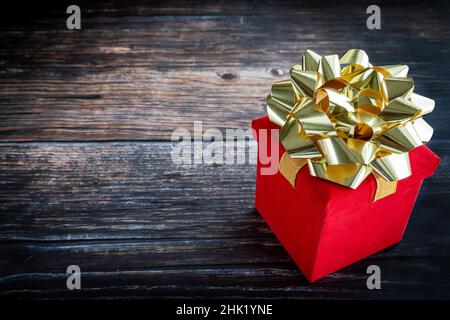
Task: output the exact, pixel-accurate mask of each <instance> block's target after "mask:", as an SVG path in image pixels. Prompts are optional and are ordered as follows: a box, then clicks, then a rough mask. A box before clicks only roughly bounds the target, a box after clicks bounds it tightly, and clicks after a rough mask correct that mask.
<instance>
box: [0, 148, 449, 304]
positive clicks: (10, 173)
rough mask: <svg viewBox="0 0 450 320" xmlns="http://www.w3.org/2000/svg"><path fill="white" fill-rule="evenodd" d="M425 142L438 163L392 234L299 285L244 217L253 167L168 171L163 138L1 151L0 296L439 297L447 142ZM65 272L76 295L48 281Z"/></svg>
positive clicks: (58, 280)
mask: <svg viewBox="0 0 450 320" xmlns="http://www.w3.org/2000/svg"><path fill="white" fill-rule="evenodd" d="M431 147H432V148H433V149H434V150H435V151H436V153H437V154H440V155H443V162H442V165H441V166H440V168H439V169H438V173H436V174H435V175H434V176H433V177H432V178H430V179H428V180H427V181H425V183H424V186H423V188H422V190H421V194H420V196H419V200H418V202H417V204H416V207H415V209H414V212H413V216H412V219H411V222H410V224H409V227H408V230H407V233H406V235H405V238H404V240H403V241H402V242H401V243H400V244H399V245H397V246H395V247H393V248H391V249H387V250H385V251H383V252H381V253H379V254H376V255H375V256H373V257H371V258H370V259H365V260H363V261H361V262H359V263H357V264H355V265H352V266H350V267H348V268H345V269H344V270H342V271H340V272H338V273H336V274H334V275H331V276H328V277H326V278H324V279H322V280H320V281H319V282H318V283H317V284H314V285H307V284H306V282H305V281H306V280H305V279H304V277H303V276H302V275H301V273H300V272H299V271H298V270H297V268H296V267H295V265H294V264H293V262H292V261H291V260H290V258H289V257H288V255H287V254H286V252H285V251H284V249H283V248H282V247H281V245H280V244H279V242H278V241H277V240H276V238H275V237H274V236H273V235H272V234H271V232H270V230H269V229H268V228H267V226H266V225H265V223H264V222H263V220H262V219H261V218H260V217H259V215H258V213H257V212H255V211H254V209H253V192H254V174H255V166H254V165H252V164H245V165H239V166H226V165H224V166H217V165H215V166H213V165H197V166H191V167H183V166H178V165H174V164H173V163H172V161H171V160H170V150H171V148H172V144H170V143H163V142H154V143H142V142H141V143H136V142H123V143H34V144H29V143H27V144H23V143H19V144H11V143H6V144H5V143H4V144H0V151H1V152H0V181H2V183H1V185H0V195H1V201H0V216H1V217H2V224H1V225H0V234H1V236H2V238H1V240H3V241H2V243H0V257H1V258H0V292H1V293H2V295H3V296H5V297H28V298H31V297H33V298H39V297H53V298H61V297H65V298H70V297H80V295H81V296H83V297H92V298H105V297H108V296H111V295H112V294H113V292H114V296H116V297H120V296H141V295H143V296H165V295H167V296H199V297H200V296H201V297H211V296H218V297H219V296H228V295H233V296H253V297H266V296H291V295H292V296H294V297H299V298H312V297H316V298H364V297H365V298H374V297H375V298H376V297H378V298H401V297H402V298H408V297H409V298H446V297H448V292H450V291H449V289H450V284H449V283H447V282H446V281H440V280H438V279H446V278H448V277H449V276H450V268H449V267H448V266H449V265H450V253H449V251H448V250H447V248H448V247H446V246H443V245H442V243H449V242H450V238H449V236H448V235H449V234H450V233H449V231H450V229H449V228H450V227H448V226H450V217H449V216H448V213H447V211H448V210H447V209H448V208H447V206H446V203H447V202H448V201H447V197H448V194H447V193H448V190H447V189H446V188H445V186H446V185H448V183H449V181H450V176H449V175H448V172H449V165H450V163H449V158H448V154H449V153H450V152H449V151H450V143H449V142H448V141H434V142H433V143H432V144H431ZM70 264H79V265H81V266H83V274H84V275H85V276H86V277H85V278H86V280H84V282H83V283H84V286H85V289H86V290H84V292H83V293H79V294H78V293H74V294H73V293H71V292H64V291H66V290H64V288H63V287H61V286H63V285H64V279H65V274H64V271H65V268H66V267H67V265H70ZM370 264H378V265H380V266H381V268H382V270H383V272H384V273H383V274H384V275H385V278H383V279H384V280H383V292H382V293H377V292H373V291H368V290H367V289H366V288H365V277H366V276H365V268H367V266H369V265H370ZM425 275H426V276H425ZM430 277H431V278H430ZM236 281H238V282H239V283H238V284H236ZM435 282H439V285H435ZM283 288H284V289H283ZM283 290H286V291H283ZM283 292H284V293H283Z"/></svg>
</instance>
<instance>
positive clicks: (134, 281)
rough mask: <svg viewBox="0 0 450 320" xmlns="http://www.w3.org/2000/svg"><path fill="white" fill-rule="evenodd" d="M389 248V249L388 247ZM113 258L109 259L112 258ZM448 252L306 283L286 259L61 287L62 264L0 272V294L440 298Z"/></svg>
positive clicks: (362, 265) (117, 274) (96, 278)
mask: <svg viewBox="0 0 450 320" xmlns="http://www.w3.org/2000/svg"><path fill="white" fill-rule="evenodd" d="M388 250H395V249H388ZM113 262H114V261H113ZM449 263H450V259H449V258H448V257H428V258H415V257H399V258H392V257H390V258H386V259H384V258H382V257H377V256H374V257H370V258H368V259H365V260H363V261H360V262H357V263H355V264H353V265H352V266H350V267H347V268H345V269H343V270H341V271H339V272H337V273H334V274H332V275H330V276H327V277H325V278H323V279H321V280H319V281H318V282H316V283H313V284H308V283H307V282H306V279H305V278H304V277H303V276H302V275H301V273H300V271H299V270H298V269H297V268H296V267H295V266H294V265H293V264H292V263H288V264H284V265H280V264H266V265H263V264H255V265H251V264H250V265H248V266H246V265H240V266H232V265H231V266H212V267H210V266H198V267H192V266H191V267H189V268H183V267H181V268H180V267H174V268H150V269H139V270H111V271H106V272H105V271H100V272H89V271H85V272H83V269H82V289H81V290H74V291H70V290H67V288H66V279H67V274H66V273H65V269H66V266H64V268H62V270H59V271H58V272H55V273H47V272H45V273H18V274H14V275H11V276H5V277H0V296H1V297H3V298H5V297H10V298H13V297H20V298H22V299H23V298H33V299H48V298H52V299H70V298H84V299H85V298H102V299H119V298H123V297H127V298H130V297H134V298H151V297H156V298H161V297H165V298H170V297H187V298H195V297H206V298H213V297H234V298H239V297H242V298H250V297H258V298H261V297H278V298H280V297H285V298H291V299H292V298H296V299H304V298H316V299H317V298H319V299H324V298H333V299H351V298H354V299H392V298H401V299H408V298H410V299H411V298H414V299H443V298H447V299H448V297H449V284H448V281H445V280H444V279H448V277H449V273H448V268H447V267H446V266H448V264H449ZM371 264H377V265H379V266H380V268H381V270H382V272H383V274H382V275H383V277H382V284H381V285H382V290H368V289H367V287H366V279H367V274H366V268H367V267H368V266H369V265H371Z"/></svg>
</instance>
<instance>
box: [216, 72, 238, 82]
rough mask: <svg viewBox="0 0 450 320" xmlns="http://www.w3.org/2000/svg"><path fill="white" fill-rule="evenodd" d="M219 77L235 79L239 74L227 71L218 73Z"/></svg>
mask: <svg viewBox="0 0 450 320" xmlns="http://www.w3.org/2000/svg"><path fill="white" fill-rule="evenodd" d="M217 75H218V76H219V77H221V78H222V79H223V80H233V79H236V78H237V77H238V76H237V74H234V73H231V72H225V73H217Z"/></svg>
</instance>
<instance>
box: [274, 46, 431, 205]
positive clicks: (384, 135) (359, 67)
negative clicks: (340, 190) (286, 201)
mask: <svg viewBox="0 0 450 320" xmlns="http://www.w3.org/2000/svg"><path fill="white" fill-rule="evenodd" d="M407 75H408V66H406V65H388V66H373V65H372V64H370V62H369V57H368V56H367V54H366V53H365V52H364V51H363V50H359V49H351V50H349V51H347V52H346V53H345V54H344V55H343V56H342V57H341V58H340V59H339V57H338V56H337V55H330V56H324V57H322V56H320V55H318V54H317V53H315V52H313V51H311V50H306V52H305V53H304V54H303V59H302V63H301V64H298V65H294V66H293V67H292V68H291V72H290V76H291V77H290V79H289V80H284V81H279V82H275V83H274V84H273V85H272V91H271V94H270V95H269V96H268V98H267V113H268V116H269V119H270V120H271V121H272V122H273V123H275V124H277V125H279V126H280V127H281V132H280V142H281V143H282V145H283V146H284V148H285V149H286V152H287V155H288V156H289V157H290V158H292V159H297V160H295V161H294V162H289V163H297V166H298V165H301V166H303V165H307V166H308V168H309V171H310V173H311V175H313V176H316V177H319V178H322V179H326V180H329V181H332V182H335V183H338V184H341V185H344V186H347V187H350V188H353V189H356V188H357V187H358V186H359V185H360V184H361V183H362V182H363V181H364V180H365V179H366V178H367V176H368V175H370V174H373V175H374V177H375V179H376V181H377V185H378V186H385V187H386V188H385V189H384V191H382V192H381V193H380V195H384V196H385V195H386V194H390V193H392V192H395V186H396V181H398V180H401V179H404V178H406V177H408V176H410V175H411V168H410V163H409V156H408V152H409V151H410V150H412V149H414V148H415V147H417V146H420V145H422V144H423V143H426V142H428V141H429V140H430V138H431V136H432V134H433V129H432V128H431V127H430V126H429V125H428V124H427V123H426V122H425V120H423V118H422V116H424V115H426V114H428V113H430V112H432V111H433V109H434V101H433V100H432V99H429V98H426V97H424V96H421V95H419V94H416V93H414V92H413V91H414V82H413V80H412V78H410V77H408V76H407ZM284 156H286V155H284ZM284 156H283V158H284ZM283 162H285V161H282V162H281V164H280V171H281V172H282V173H283V172H284V171H286V170H287V171H286V172H287V173H286V172H284V173H283V175H284V176H285V177H287V176H289V177H290V178H289V179H290V182H291V184H293V185H295V174H296V173H297V172H298V170H297V171H295V170H294V171H295V174H293V171H292V166H287V165H286V163H285V165H283ZM286 168H291V169H286ZM292 179H293V180H292ZM380 179H381V180H380ZM389 182H392V183H389ZM389 192H390V193H389ZM375 198H376V199H377V196H376V197H375Z"/></svg>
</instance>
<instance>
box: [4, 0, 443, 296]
mask: <svg viewBox="0 0 450 320" xmlns="http://www.w3.org/2000/svg"><path fill="white" fill-rule="evenodd" d="M369 4H370V3H369ZM367 6H368V3H365V2H358V3H354V4H341V3H340V2H330V3H329V4H317V3H315V2H304V3H302V2H293V3H279V2H270V1H265V2H259V3H256V2H241V1H240V2H228V1H227V2H222V1H215V2H205V3H204V2H185V1H181V2H180V1H177V2H171V1H164V2H161V3H155V2H153V3H149V4H140V3H138V2H133V1H130V2H129V3H128V4H125V3H123V2H121V3H118V2H112V1H110V2H107V1H105V2H102V3H96V4H83V3H82V2H81V3H80V7H81V9H82V30H80V31H69V30H67V29H66V28H65V19H66V17H67V15H66V14H65V7H64V6H62V5H60V6H55V7H53V6H49V7H45V8H37V9H36V11H35V13H34V14H33V15H27V16H25V17H24V18H23V19H22V20H19V19H11V21H5V20H2V22H1V24H0V297H3V298H5V297H6V298H8V297H9V298H44V299H45V298H80V297H88V298H117V297H162V296H165V297H224V296H226V297H289V298H336V299H340V298H362V299H373V298H450V215H449V214H448V211H449V210H448V209H449V206H448V205H449V200H448V197H449V192H450V189H449V187H448V185H449V183H450V174H449V169H450V163H449V155H450V140H448V138H447V137H448V135H449V134H450V130H449V128H448V123H449V121H450V111H449V108H448V104H449V93H448V92H449V90H448V87H449V80H448V76H449V74H450V63H449V58H448V55H449V43H450V28H449V22H448V21H449V20H448V16H449V13H450V10H449V5H446V4H445V3H442V4H437V3H431V4H430V3H428V2H427V3H421V2H418V3H417V4H414V3H413V4H409V5H408V6H403V5H400V4H399V5H396V4H395V3H394V4H393V5H389V4H382V5H381V9H382V30H378V31H370V30H367V29H366V26H365V19H366V14H365V9H366V8H367ZM352 47H357V48H362V49H365V50H366V51H367V52H368V54H369V55H370V57H371V60H372V61H373V62H374V63H376V64H380V65H382V64H395V63H405V64H408V65H409V66H410V74H411V76H413V77H414V80H415V82H416V91H417V92H418V93H421V94H423V95H426V96H429V97H432V98H434V99H435V100H436V105H437V107H436V110H435V111H434V113H433V114H432V115H430V116H427V118H426V119H427V120H428V121H429V122H430V123H431V124H432V125H433V127H434V128H435V135H434V138H433V140H432V142H431V143H430V144H429V146H430V148H431V149H432V150H433V151H435V152H436V153H437V154H438V155H439V156H441V158H442V163H441V165H440V167H439V169H438V171H437V172H436V174H435V175H434V176H433V177H432V178H430V179H428V180H426V181H425V182H424V185H423V187H422V190H421V192H420V195H419V198H418V201H417V203H416V206H415V208H414V211H413V214H412V217H411V220H410V223H409V225H408V228H407V230H406V233H405V237H404V239H403V241H402V242H401V243H400V244H398V245H396V246H394V247H392V248H389V249H386V250H384V251H383V252H380V253H378V254H376V255H373V256H371V257H369V258H367V259H364V260H362V261H360V262H358V263H356V264H353V265H352V266H349V267H347V268H345V269H343V270H341V271H339V272H336V273H334V274H332V275H330V276H327V277H325V278H323V279H321V280H319V281H317V282H316V283H314V284H308V283H307V282H306V280H305V278H304V277H303V276H302V274H301V273H300V272H299V271H298V269H297V267H296V266H295V265H294V263H293V262H292V260H291V259H290V258H289V256H288V255H287V254H286V252H285V251H284V249H283V248H282V247H281V245H280V243H279V242H278V241H277V240H276V238H275V237H274V236H273V234H272V233H271V232H270V230H269V229H268V227H267V226H266V224H265V223H264V221H263V220H262V219H261V218H260V216H259V214H258V213H257V212H256V211H255V209H254V208H253V196H254V185H255V166H254V165H253V164H244V165H215V166H212V165H197V166H195V165H193V166H191V167H183V166H178V165H175V164H173V163H172V161H171V158H170V151H171V149H172V147H173V145H174V143H173V142H171V141H170V137H171V133H172V131H173V130H174V129H176V128H179V127H183V128H186V129H189V130H191V131H192V127H193V121H194V120H202V121H203V127H204V129H207V128H219V129H222V130H223V129H225V128H243V129H245V128H248V126H249V123H250V121H251V119H252V118H255V117H259V116H262V115H264V108H263V106H264V99H265V96H266V95H267V93H268V92H269V90H270V86H271V83H272V82H274V81H277V80H280V79H284V78H286V77H287V75H288V71H289V67H290V66H291V65H292V64H294V63H296V62H298V61H299V59H300V54H301V52H303V51H304V50H305V49H307V48H311V49H313V50H316V51H318V52H319V53H322V54H330V53H339V54H342V53H343V52H345V50H346V49H348V48H352ZM251 143H254V142H251ZM71 264H77V265H80V267H81V269H82V286H83V289H82V290H80V291H69V290H67V289H66V277H67V276H66V273H65V271H66V268H67V266H68V265H71ZM371 264H377V265H379V266H380V267H381V270H382V289H381V290H378V291H377V290H375V291H373V290H368V289H367V287H366V278H367V275H366V273H365V271H366V268H367V266H369V265H371Z"/></svg>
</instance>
